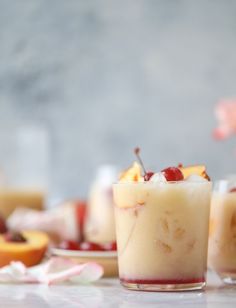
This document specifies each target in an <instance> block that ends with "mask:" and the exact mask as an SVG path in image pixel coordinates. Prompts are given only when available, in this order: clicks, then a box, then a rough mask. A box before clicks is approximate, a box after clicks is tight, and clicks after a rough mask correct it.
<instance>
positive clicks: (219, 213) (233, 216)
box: [208, 180, 236, 284]
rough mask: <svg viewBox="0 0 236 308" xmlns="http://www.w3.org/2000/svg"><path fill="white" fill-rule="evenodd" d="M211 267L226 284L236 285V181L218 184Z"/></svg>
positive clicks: (213, 211)
mask: <svg viewBox="0 0 236 308" xmlns="http://www.w3.org/2000/svg"><path fill="white" fill-rule="evenodd" d="M209 230H210V231H209V252H208V263H209V267H210V268H211V269H212V270H214V271H215V272H216V273H217V274H218V275H219V277H220V278H221V279H222V280H223V281H224V282H225V283H230V284H236V181H235V180H221V181H218V182H216V183H215V187H214V191H213V195H212V203H211V214H210V229H209Z"/></svg>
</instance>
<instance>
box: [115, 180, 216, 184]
mask: <svg viewBox="0 0 236 308" xmlns="http://www.w3.org/2000/svg"><path fill="white" fill-rule="evenodd" d="M212 183H213V182H212V181H207V180H206V181H184V180H182V181H158V182H151V181H143V182H136V181H130V182H128V181H127V182H114V183H112V185H160V184H161V185H173V184H189V185H191V184H212Z"/></svg>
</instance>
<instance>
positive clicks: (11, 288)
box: [0, 272, 236, 308]
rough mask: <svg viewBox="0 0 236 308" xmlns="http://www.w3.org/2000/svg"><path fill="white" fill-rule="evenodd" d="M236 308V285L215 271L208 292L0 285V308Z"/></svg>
mask: <svg viewBox="0 0 236 308" xmlns="http://www.w3.org/2000/svg"><path fill="white" fill-rule="evenodd" d="M226 305H227V308H228V307H234V308H235V307H236V286H229V285H228V286H227V285H224V284H223V283H222V282H221V281H220V279H219V278H218V277H217V276H216V275H215V274H214V273H212V272H210V273H209V274H208V285H207V288H206V289H205V291H187V292H141V291H129V290H126V289H124V288H123V287H122V286H121V285H120V284H119V281H118V279H101V280H99V281H98V282H96V283H94V284H92V285H75V284H60V285H52V286H46V285H37V284H0V307H9V308H12V307H17V308H41V307H43V308H49V307H58V308H63V307H68V308H74V307H76V308H78V307H79V308H80V307H86V308H90V307H92V308H94V307H95V308H96V307H102V308H103V307H113V308H115V307H122V308H126V307H127V308H128V307H129V308H132V307H157V306H158V307H174V306H175V307H193V308H194V307H207V308H209V307H214V308H218V307H224V306H226Z"/></svg>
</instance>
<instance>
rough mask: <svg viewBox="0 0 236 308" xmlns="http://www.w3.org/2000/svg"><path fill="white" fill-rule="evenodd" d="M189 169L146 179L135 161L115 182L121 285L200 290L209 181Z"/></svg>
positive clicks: (163, 172) (204, 250)
mask: <svg viewBox="0 0 236 308" xmlns="http://www.w3.org/2000/svg"><path fill="white" fill-rule="evenodd" d="M197 168H198V167H194V168H193V170H195V169H196V170H197ZM181 169H182V171H181ZM184 169H186V172H184ZM188 169H189V168H175V167H172V168H167V169H165V170H163V171H162V172H160V173H156V174H153V175H152V176H151V177H149V179H148V181H145V180H144V178H145V176H146V174H145V176H144V177H142V176H141V169H140V166H139V165H138V164H137V163H135V164H134V165H133V167H132V168H130V169H129V170H128V171H126V173H125V174H123V176H122V178H121V180H120V182H118V183H117V184H114V186H113V191H114V201H115V205H116V206H115V219H116V234H117V245H118V264H119V276H120V280H121V283H122V284H123V285H124V286H125V287H127V288H129V289H136V290H150V291H170V290H173V291H176V290H186V289H192V290H193V289H201V288H203V287H204V286H205V275H206V267H207V244H208V221H209V209H210V193H211V183H210V182H209V181H208V180H207V179H206V178H204V177H202V176H199V175H193V174H192V175H191V174H190V175H188V173H189V170H188ZM185 173H186V174H187V177H186V178H185ZM190 173H191V172H190Z"/></svg>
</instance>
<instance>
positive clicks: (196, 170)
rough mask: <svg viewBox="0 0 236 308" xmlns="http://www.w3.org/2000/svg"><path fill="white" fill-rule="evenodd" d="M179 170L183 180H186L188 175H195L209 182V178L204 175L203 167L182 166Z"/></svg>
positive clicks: (204, 168) (204, 167) (204, 169)
mask: <svg viewBox="0 0 236 308" xmlns="http://www.w3.org/2000/svg"><path fill="white" fill-rule="evenodd" d="M179 169H180V170H181V172H182V173H183V176H184V179H186V178H187V177H189V176H190V175H193V174H196V175H199V176H201V177H203V178H204V179H206V180H208V181H210V177H209V176H208V174H207V173H206V166H204V165H194V166H188V167H183V166H182V167H179Z"/></svg>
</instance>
